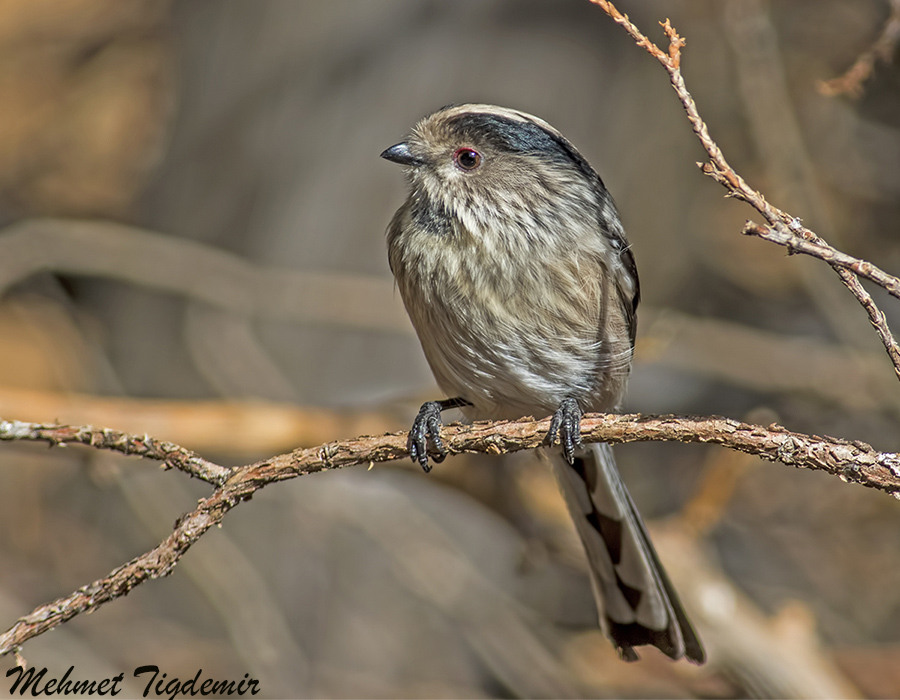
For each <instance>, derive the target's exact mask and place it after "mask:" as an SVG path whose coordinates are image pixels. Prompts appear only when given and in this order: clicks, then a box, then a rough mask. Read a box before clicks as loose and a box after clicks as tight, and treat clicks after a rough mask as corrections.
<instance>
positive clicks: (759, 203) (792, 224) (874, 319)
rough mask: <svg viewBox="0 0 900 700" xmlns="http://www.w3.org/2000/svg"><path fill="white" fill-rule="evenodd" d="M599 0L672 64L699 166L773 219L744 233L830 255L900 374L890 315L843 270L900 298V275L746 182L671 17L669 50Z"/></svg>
mask: <svg viewBox="0 0 900 700" xmlns="http://www.w3.org/2000/svg"><path fill="white" fill-rule="evenodd" d="M590 2H592V3H593V4H595V5H599V6H600V7H601V8H602V9H603V11H604V12H606V14H608V15H609V16H610V17H611V18H612V19H613V20H614V21H615V22H616V23H617V24H619V25H620V26H621V27H622V28H623V29H625V31H626V32H627V33H628V34H629V35H630V36H631V37H632V38H633V39H634V40H635V42H636V43H637V44H638V46H641V47H642V48H644V49H645V50H646V51H647V52H648V53H649V54H650V55H651V56H653V57H654V58H656V60H658V61H659V62H660V63H661V64H662V65H663V68H665V69H666V72H667V73H668V74H669V80H670V82H671V83H672V87H673V88H674V89H675V92H676V94H677V95H678V99H679V100H680V101H681V104H682V106H683V107H684V110H685V112H686V113H687V117H688V121H690V123H691V127H692V128H693V130H694V133H695V134H696V135H697V138H698V139H699V140H700V143H701V144H702V145H703V148H704V149H705V150H706V152H707V154H708V155H709V161H708V162H706V163H698V166H699V167H700V169H701V170H702V172H703V173H704V174H705V175H708V176H709V177H711V178H712V179H714V180H715V181H716V182H718V183H719V184H721V185H722V186H724V187H725V189H727V190H728V196H729V197H734V198H735V199H740V200H742V201H744V202H747V203H748V204H749V205H750V206H752V207H753V208H754V209H756V210H757V211H758V212H759V213H760V214H762V216H763V217H764V218H765V220H766V221H767V222H768V224H769V225H768V227H766V228H763V227H760V226H754V227H751V228H747V227H745V228H744V233H747V234H752V235H759V233H757V232H758V231H768V234H767V235H766V236H761V237H764V238H766V240H770V241H772V242H773V243H777V244H778V245H782V246H785V247H786V248H788V251H789V252H791V253H804V254H805V255H810V256H812V257H816V258H819V259H820V260H824V261H825V262H827V263H828V264H829V265H831V266H832V267H833V268H834V270H835V271H836V272H837V273H838V275H839V276H840V277H841V281H842V282H843V283H844V284H845V286H847V288H848V289H849V290H850V292H851V293H852V294H853V296H855V297H856V299H857V300H858V301H859V303H860V304H861V305H862V306H863V308H864V309H866V312H867V314H868V316H869V322H870V323H871V324H872V326H873V327H874V328H875V330H876V332H877V333H878V337H879V338H880V339H881V341H882V344H883V345H884V346H885V350H886V351H887V353H888V357H890V359H891V363H892V364H893V366H894V372H895V373H896V375H897V377H898V378H900V346H898V344H897V341H896V340H895V339H894V337H893V335H892V334H891V331H890V329H889V328H888V326H887V323H886V322H885V319H884V314H882V313H881V311H880V310H879V309H878V308H877V307H876V306H875V302H874V301H873V300H872V298H871V296H870V295H869V294H868V293H866V292H865V290H864V289H863V288H862V286H861V285H859V284H853V283H852V282H851V280H850V279H849V278H848V277H847V276H846V275H845V274H843V272H842V271H845V270H849V271H850V272H852V273H855V274H856V275H860V276H862V277H865V278H866V279H869V280H871V281H872V282H875V283H876V284H878V285H879V286H881V287H884V289H886V290H887V291H888V292H889V293H890V294H892V295H893V296H895V297H897V298H898V299H900V279H898V278H897V277H894V276H893V275H889V274H888V273H886V272H884V271H883V270H880V269H879V268H877V267H876V266H875V265H872V263H870V262H867V261H865V260H859V259H857V258H853V257H852V256H849V255H847V254H846V253H842V252H841V251H839V250H836V249H835V248H833V247H832V246H830V245H828V243H826V242H825V241H824V240H823V239H822V238H820V237H819V236H818V235H817V234H816V233H814V232H813V231H810V230H809V229H807V228H806V227H805V226H803V224H802V222H801V220H800V219H799V218H797V217H795V216H791V215H790V214H788V213H787V212H784V211H782V210H781V209H778V208H777V207H774V206H772V205H771V204H769V202H767V201H766V198H765V197H764V196H763V195H762V193H761V192H759V191H758V190H754V189H753V188H752V187H750V186H749V185H748V184H747V183H746V181H745V180H744V179H743V178H742V177H741V176H740V175H739V174H738V173H737V172H736V171H735V170H734V168H732V167H731V166H730V165H729V164H728V161H726V160H725V156H724V154H723V153H722V150H721V149H720V148H719V146H718V145H717V144H716V142H715V141H713V139H712V137H711V136H710V135H709V129H708V127H707V126H706V122H704V121H703V119H702V117H701V116H700V112H699V111H698V109H697V105H696V103H695V102H694V98H693V97H692V96H691V94H690V92H688V89H687V87H686V86H685V83H684V77H683V76H682V75H681V49H682V48H683V47H684V45H685V40H684V39H683V38H682V37H681V36H679V34H678V32H677V31H676V30H675V28H674V27H673V26H672V25H671V23H670V22H669V20H666V21H665V22H661V23H660V24H661V26H662V28H663V31H664V32H665V34H666V37H668V39H669V48H668V52H665V51H663V50H662V49H660V48H659V47H658V46H656V44H654V43H653V42H652V41H650V39H648V38H647V37H646V36H645V35H644V34H643V33H642V32H641V31H640V30H639V29H638V28H637V27H636V26H635V25H634V24H633V23H632V22H631V20H629V19H628V16H627V15H624V14H622V13H621V12H619V10H617V9H616V7H615V6H614V5H613V4H612V3H611V2H609V0H590Z"/></svg>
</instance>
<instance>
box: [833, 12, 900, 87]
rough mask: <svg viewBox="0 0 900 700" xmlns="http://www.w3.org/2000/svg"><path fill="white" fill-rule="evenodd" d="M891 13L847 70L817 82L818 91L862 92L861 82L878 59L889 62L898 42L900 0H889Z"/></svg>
mask: <svg viewBox="0 0 900 700" xmlns="http://www.w3.org/2000/svg"><path fill="white" fill-rule="evenodd" d="M890 2H891V13H890V14H889V15H888V18H887V20H886V21H885V23H884V27H883V28H882V30H881V34H879V35H878V38H877V39H876V40H875V41H874V42H872V45H871V46H869V48H867V49H866V50H865V51H863V52H862V53H861V54H860V55H859V57H858V58H857V59H856V61H854V63H853V65H852V66H850V68H848V69H847V71H846V72H845V73H844V74H843V75H840V76H838V77H837V78H832V79H831V80H823V81H822V82H820V83H819V86H818V87H819V92H821V93H822V94H823V95H827V96H828V97H834V96H836V95H847V96H849V97H853V98H858V97H861V96H862V94H863V83H865V82H866V81H867V80H868V79H869V78H871V77H872V72H873V71H874V70H875V64H876V63H877V62H878V61H881V62H882V63H890V62H891V59H892V58H893V56H894V52H895V51H896V50H897V44H898V43H900V0H890Z"/></svg>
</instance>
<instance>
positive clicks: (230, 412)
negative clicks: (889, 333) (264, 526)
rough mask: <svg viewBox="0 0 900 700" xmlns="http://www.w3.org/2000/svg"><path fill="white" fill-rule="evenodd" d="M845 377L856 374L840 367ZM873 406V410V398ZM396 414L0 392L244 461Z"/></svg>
mask: <svg viewBox="0 0 900 700" xmlns="http://www.w3.org/2000/svg"><path fill="white" fill-rule="evenodd" d="M845 376H848V377H850V378H852V377H855V376H857V373H856V372H855V371H854V369H853V368H851V367H847V370H846V373H845ZM838 390H840V387H838ZM848 396H850V394H848ZM416 398H417V399H418V397H416ZM415 403H416V405H418V404H419V403H421V401H418V400H417V401H416V402H415ZM853 405H858V404H853ZM873 405H879V399H878V398H876V399H875V402H874V404H873ZM898 410H900V406H898ZM401 413H402V410H400V408H398V406H396V405H394V404H389V405H382V406H377V407H373V408H372V409H369V410H365V409H362V410H337V409H329V408H323V407H321V406H315V407H313V406H297V405H295V404H290V403H279V402H275V401H262V400H257V399H242V400H238V399H229V400H218V401H217V400H177V399H148V398H134V397H124V396H97V395H95V394H84V393H74V392H59V391H43V390H36V389H17V388H13V387H0V416H2V415H6V416H19V417H20V418H21V419H22V420H25V421H36V422H38V421H41V420H43V419H44V418H45V417H47V416H53V417H54V419H55V420H56V421H57V422H59V423H67V424H69V425H74V424H79V425H80V424H89V425H112V424H115V425H118V426H119V428H121V429H122V430H123V431H124V432H132V433H137V432H140V433H145V432H146V433H149V434H151V435H160V436H164V437H165V439H166V440H169V441H171V442H175V443H178V444H179V445H185V446H187V447H189V448H190V449H193V450H207V451H210V452H215V453H217V454H229V455H233V456H235V458H240V456H241V455H248V457H247V459H253V458H257V457H259V456H260V455H266V454H272V453H276V452H281V451H284V450H290V449H291V448H294V447H297V446H298V445H299V446H303V447H309V446H312V445H318V444H320V443H323V442H328V441H329V440H335V439H336V438H338V437H340V436H341V435H359V434H364V433H367V434H369V435H376V434H378V433H384V432H388V431H391V430H398V429H400V428H402V427H404V425H405V423H406V420H405V418H401Z"/></svg>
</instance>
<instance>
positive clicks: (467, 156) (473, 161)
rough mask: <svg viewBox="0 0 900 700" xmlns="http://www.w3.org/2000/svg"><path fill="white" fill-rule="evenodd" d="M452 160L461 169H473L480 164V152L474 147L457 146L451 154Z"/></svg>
mask: <svg viewBox="0 0 900 700" xmlns="http://www.w3.org/2000/svg"><path fill="white" fill-rule="evenodd" d="M453 162H454V163H456V166H457V167H458V168H460V169H461V170H475V168H477V167H478V166H479V165H481V154H480V153H479V152H478V151H476V150H475V149H474V148H465V147H464V148H457V149H456V153H454V154H453Z"/></svg>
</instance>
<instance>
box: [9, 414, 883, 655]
mask: <svg viewBox="0 0 900 700" xmlns="http://www.w3.org/2000/svg"><path fill="white" fill-rule="evenodd" d="M548 427H549V420H548V419H544V420H540V421H535V420H530V419H526V420H520V421H514V422H499V423H489V422H485V423H476V424H474V425H471V426H460V425H451V426H447V427H446V428H445V429H444V432H443V438H444V445H445V446H446V447H447V449H448V451H449V452H450V453H451V454H461V453H464V452H480V453H488V454H502V453H507V452H517V451H520V450H526V449H533V448H536V447H540V446H541V445H544V444H545V440H546V435H547V429H548ZM582 436H583V438H584V441H585V442H612V443H623V442H643V441H649V440H669V441H678V442H708V443H716V444H719V445H723V446H725V447H729V448H731V449H734V450H739V451H741V452H745V453H748V454H755V455H758V456H760V457H762V458H763V459H767V460H770V461H778V462H782V463H784V464H788V465H791V466H795V467H798V468H807V469H819V470H822V471H826V472H828V473H829V474H834V475H836V476H838V477H839V478H841V479H842V480H844V481H854V482H856V483H859V484H862V485H864V486H869V487H871V488H877V489H880V490H882V491H885V492H887V493H890V494H893V495H895V496H897V495H898V494H900V456H898V455H897V454H894V453H886V452H878V451H876V450H875V449H873V448H872V447H870V446H869V445H867V444H865V443H862V442H849V441H847V440H840V439H837V438H830V437H818V436H812V435H804V434H801V433H793V432H790V431H788V430H786V429H785V428H782V427H781V426H778V425H771V426H769V427H768V428H764V427H762V426H757V425H749V424H746V423H740V422H738V421H734V420H730V419H727V418H718V417H709V418H697V417H679V416H643V415H604V414H600V415H588V416H585V417H584V419H583V421H582ZM0 439H3V440H26V441H40V442H49V443H50V444H66V443H81V444H83V445H86V446H89V447H95V448H97V449H111V450H115V451H117V452H122V453H123V454H138V455H141V456H144V457H149V458H152V459H160V460H164V461H165V463H166V464H167V465H169V466H172V467H175V468H177V469H180V470H182V471H185V472H186V473H188V474H191V475H192V476H197V477H199V478H202V479H205V480H207V481H210V482H211V483H215V484H217V485H218V486H217V488H216V490H215V491H214V492H213V494H212V495H211V496H209V497H208V498H205V499H203V500H202V501H200V503H199V505H198V506H197V507H196V508H195V509H194V510H193V511H191V512H190V513H188V514H187V515H185V516H183V517H182V518H180V519H179V521H178V523H177V525H176V526H175V530H174V531H173V532H172V534H171V535H169V537H167V538H166V539H165V540H164V541H163V542H161V543H160V544H159V545H158V546H157V547H155V548H153V549H152V550H150V551H149V552H147V553H146V554H144V555H142V556H140V557H137V558H136V559H134V560H132V561H130V562H129V563H127V564H125V565H124V566H121V567H119V568H117V569H115V570H114V571H112V572H110V573H109V575H107V576H105V577H104V578H102V579H99V580H97V581H94V582H93V583H91V584H89V585H88V586H85V587H83V588H80V589H78V590H77V591H75V592H74V593H72V594H71V595H69V596H66V597H65V598H60V599H59V600H56V601H53V602H52V603H47V604H45V605H41V606H39V607H38V608H36V609H35V610H34V611H33V612H32V613H30V614H29V615H26V616H25V617H23V618H21V619H19V620H18V621H17V622H16V623H15V624H14V625H13V626H12V627H11V628H9V629H8V630H7V631H6V632H4V633H3V634H2V635H0V655H3V654H8V653H10V652H15V651H16V650H17V649H18V648H19V647H20V646H21V645H22V644H23V643H24V642H26V641H27V640H29V639H31V638H32V637H35V636H37V635H39V634H42V633H44V632H46V631H48V630H51V629H53V628H54V627H57V626H58V625H60V624H62V623H63V622H65V621H67V620H70V619H71V618H73V617H75V616H76V615H79V614H81V613H83V612H89V611H91V610H93V609H95V608H97V607H99V606H100V605H102V604H104V603H107V602H109V601H111V600H114V599H116V598H118V597H120V596H123V595H125V594H127V593H128V592H129V591H131V589H132V588H134V587H135V586H137V585H139V584H140V583H142V582H144V581H146V580H148V579H154V578H160V577H162V576H166V575H168V574H170V573H171V572H172V569H173V568H174V567H175V565H176V564H177V563H178V560H179V559H180V558H181V556H182V555H183V554H184V553H185V552H186V551H187V550H188V549H189V548H190V547H191V545H193V544H194V543H195V542H197V540H199V539H200V537H202V536H203V534H204V533H205V532H206V531H207V530H209V528H210V527H212V526H213V525H216V524H217V523H219V522H221V521H222V519H223V518H224V517H225V514H226V513H227V512H228V511H229V510H231V509H232V508H234V507H235V506H236V505H237V504H239V503H240V502H242V501H245V500H248V499H249V498H250V497H251V496H252V495H253V494H254V493H255V492H256V491H258V490H259V489H261V488H263V487H264V486H266V485H268V484H271V483H274V482H277V481H284V480H287V479H293V478H295V477H297V476H302V475H304V474H312V473H314V472H320V471H326V470H328V469H336V468H340V467H349V466H354V465H358V464H371V463H374V462H387V461H390V460H394V459H399V458H402V457H407V456H408V455H409V453H408V451H407V449H406V434H405V433H394V434H388V435H382V436H379V437H369V436H363V437H359V438H356V439H354V440H342V441H338V442H331V443H328V444H325V445H321V446H319V447H314V448H309V449H303V450H295V451H294V452H291V453H289V454H283V455H279V456H277V457H273V458H271V459H267V460H264V461H262V462H258V463H256V464H251V465H248V466H245V467H237V468H234V469H231V470H229V469H226V468H225V467H221V466H219V465H216V464H212V463H211V462H207V461H205V460H202V459H201V458H199V457H197V456H196V455H194V454H193V453H191V452H190V451H188V450H184V449H183V448H180V447H178V446H177V445H172V444H171V443H164V442H160V441H156V440H153V439H152V438H149V437H147V436H135V435H126V434H124V433H119V432H116V431H110V430H98V429H95V428H90V427H76V426H52V425H38V424H32V423H22V422H19V421H0Z"/></svg>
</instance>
